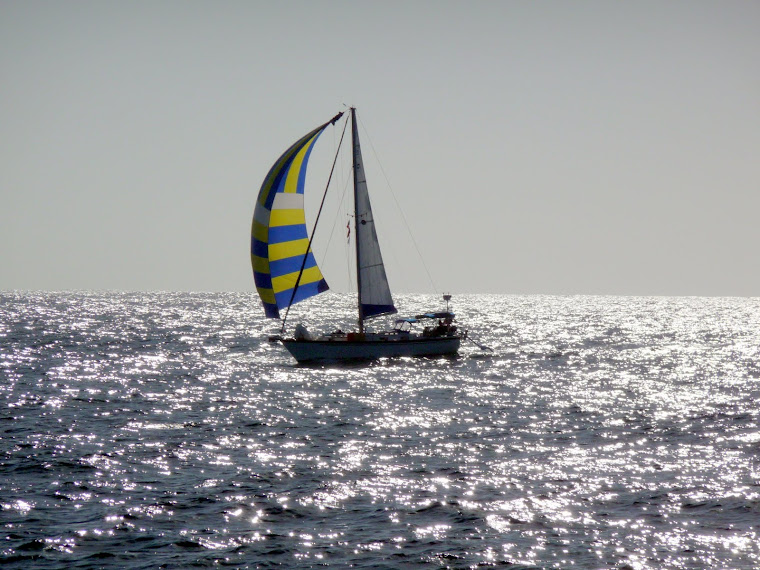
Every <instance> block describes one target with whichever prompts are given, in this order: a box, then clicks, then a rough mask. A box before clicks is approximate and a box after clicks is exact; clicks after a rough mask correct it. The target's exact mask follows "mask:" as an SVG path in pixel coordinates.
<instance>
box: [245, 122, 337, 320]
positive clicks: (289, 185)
mask: <svg viewBox="0 0 760 570" xmlns="http://www.w3.org/2000/svg"><path fill="white" fill-rule="evenodd" d="M341 115H342V113H340V114H338V115H336V116H335V117H333V118H332V119H331V120H330V121H328V122H327V123H325V124H324V125H322V126H320V127H317V128H316V129H314V130H313V131H311V132H310V133H309V134H307V135H306V136H304V137H303V138H301V139H300V140H298V141H297V142H296V143H295V144H294V145H293V146H291V147H290V148H289V149H288V150H286V151H285V153H284V154H283V155H282V156H281V157H280V158H279V159H277V162H275V163H274V165H273V166H272V168H271V169H270V170H269V173H268V174H267V176H266V178H265V179H264V183H263V184H262V186H261V190H259V196H258V198H257V200H256V209H255V210H254V214H253V223H252V225H251V265H252V266H253V278H254V281H255V283H256V290H257V291H258V293H259V296H260V297H261V301H262V303H263V305H264V312H265V314H266V316H267V317H271V318H279V317H280V309H284V308H286V307H289V306H290V305H291V304H293V303H297V302H298V301H302V300H304V299H307V298H309V297H312V296H314V295H318V294H319V293H322V292H324V291H327V289H328V286H327V282H326V281H325V279H324V277H323V276H322V272H321V271H320V270H319V267H318V266H317V262H316V260H315V259H314V254H313V253H312V252H311V250H310V249H309V237H308V232H307V230H306V218H305V215H304V210H303V192H304V181H305V178H306V166H307V163H308V161H309V154H310V153H311V149H312V147H313V146H314V143H315V142H316V141H317V139H318V138H319V135H320V134H322V131H324V130H325V128H327V126H329V125H331V124H333V123H335V121H337V120H338V119H339V118H340V116H341ZM307 250H308V251H307ZM304 256H305V257H306V259H305V261H304ZM302 270H303V272H302V273H301V271H302ZM299 274H300V275H301V277H300V279H299V277H298V276H299ZM296 282H298V287H297V288H296V289H295V294H294V293H293V289H294V288H295V287H296Z"/></svg>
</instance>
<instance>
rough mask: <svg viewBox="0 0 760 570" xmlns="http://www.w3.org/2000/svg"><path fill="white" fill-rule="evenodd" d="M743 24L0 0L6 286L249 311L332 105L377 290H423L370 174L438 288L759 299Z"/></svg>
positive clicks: (653, 15) (459, 11) (329, 147)
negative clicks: (308, 137) (231, 304)
mask: <svg viewBox="0 0 760 570" xmlns="http://www.w3.org/2000/svg"><path fill="white" fill-rule="evenodd" d="M758 22H760V2H756V1H752V0H747V1H725V0H721V1H714V2H700V1H695V0H686V1H677V0H675V1H667V2H662V1H656V2H647V1H636V2H608V1H572V2H568V1H564V0H563V1H545V2H544V1H536V2H523V1H520V2H518V1H514V2H508V1H503V2H446V1H441V0H436V1H430V2H426V1H411V2H409V1H404V2H390V1H382V2H356V1H347V2H328V1H319V2H315V1H307V2H272V1H266V2H252V1H241V2H233V1H214V2H211V1H207V2H204V1H197V2H193V1H185V0H182V1H148V2H140V1H129V2H127V1H124V2H100V1H94V2H82V1H67V2H37V1H30V0H21V1H7V0H0V86H1V88H0V129H1V132H2V137H1V138H0V145H1V146H0V149H1V150H0V193H1V195H2V207H1V208H0V240H1V241H2V246H1V247H0V289H3V290H8V289H35V290H39V289H49V290H64V289H119V290H153V289H160V290H196V291H197V290H208V291H225V290H230V291H247V290H253V279H252V276H251V269H250V265H249V249H248V248H249V239H250V238H249V232H250V221H251V215H252V212H253V204H254V200H255V197H256V194H257V192H258V189H259V186H260V184H261V181H262V179H263V177H264V175H265V174H266V172H267V170H268V169H269V167H270V166H271V164H272V162H273V161H274V160H275V159H276V158H277V157H278V156H279V154H280V153H281V152H283V151H284V150H285V148H287V146H289V145H290V144H291V143H292V142H294V141H295V140H296V139H297V138H299V137H300V136H301V135H303V134H305V133H306V132H307V131H308V130H310V129H312V128H314V127H315V126H316V125H318V124H320V123H322V122H324V121H326V120H327V119H329V118H330V117H332V116H333V115H334V114H335V113H336V112H338V111H340V110H343V109H344V106H343V105H344V104H347V105H355V106H357V108H358V110H359V115H360V119H361V122H362V125H363V129H366V131H365V130H362V131H361V132H362V133H365V132H366V136H365V135H364V134H363V136H365V139H366V140H365V139H363V140H362V142H363V143H364V147H365V155H366V158H367V168H368V179H369V187H370V191H371V192H373V194H372V195H373V206H374V207H375V215H376V217H378V225H379V233H380V239H381V245H382V246H383V248H384V253H385V256H386V261H387V264H388V266H389V267H388V274H389V279H390V281H391V285H392V286H393V287H394V289H395V290H398V291H420V292H426V291H428V290H429V289H430V287H429V285H428V283H429V281H428V279H427V277H426V275H425V273H424V271H423V270H421V269H420V262H419V258H418V256H417V254H416V252H415V248H414V247H413V246H410V241H409V238H408V234H406V230H405V229H403V224H401V223H399V216H398V214H397V213H396V212H397V210H396V209H395V203H394V202H393V200H392V199H390V200H389V199H388V192H387V189H388V184H387V183H386V176H387V179H388V180H389V181H390V188H391V189H392V191H393V194H394V195H395V196H396V199H397V200H398V202H399V203H400V204H401V206H402V208H403V212H404V215H405V217H406V219H407V220H408V221H409V223H410V225H411V226H412V231H413V233H414V237H415V240H416V242H417V244H418V246H419V249H420V250H421V251H422V253H423V254H424V257H425V262H426V264H427V266H428V267H429V269H430V273H431V274H432V276H433V279H434V281H435V284H436V286H437V288H438V289H440V290H449V291H452V292H496V293H560V294H564V293H589V294H632V295H743V296H744V295H747V296H758V295H760V262H759V261H758V259H759V258H760V256H759V255H758V246H759V245H760V221H759V218H760V33H758ZM338 136H339V130H338V129H330V130H328V131H327V132H326V133H325V134H324V135H323V137H322V139H321V140H320V141H319V143H318V145H317V146H318V148H317V150H316V151H315V153H314V155H313V157H312V165H313V166H314V168H313V170H312V174H313V175H314V176H313V177H317V176H318V175H319V179H318V180H317V181H316V183H315V187H316V188H315V189H316V190H317V191H316V192H315V193H314V195H316V194H318V193H319V192H320V191H321V186H323V185H324V176H323V174H324V167H322V166H319V167H318V166H316V165H315V163H316V161H320V163H324V162H329V161H330V160H331V155H332V152H333V149H334V145H335V140H336V139H337V137H338ZM370 140H371V143H372V144H371V145H370V142H369V141H370ZM373 147H374V149H375V150H376V152H377V155H378V156H379V159H380V164H381V168H382V170H380V169H379V168H380V167H375V170H372V168H371V166H370V162H371V161H370V159H371V158H373V157H374V151H373V150H372V148H373ZM345 176H346V174H345V168H344V169H343V170H342V171H341V174H340V176H339V179H338V185H337V186H336V188H337V190H338V194H337V195H339V194H340V192H341V191H342V189H343V184H344V182H343V181H344V180H345ZM310 199H311V196H310ZM336 204H337V199H336ZM336 208H337V206H335V207H333V206H331V207H330V211H329V212H328V213H327V214H326V218H325V219H326V220H327V221H326V222H325V223H326V224H327V226H326V227H328V228H329V227H331V226H332V225H333V224H335V227H336V228H337V229H336V230H335V234H334V235H333V242H332V243H333V244H337V245H338V246H339V249H340V248H341V247H342V246H341V242H343V241H344V240H345V222H346V220H345V217H341V215H338V216H337V217H336V213H335V212H336ZM320 243H321V242H320ZM320 247H321V245H320ZM315 249H317V258H318V259H320V258H321V256H322V252H321V251H320V250H319V249H318V248H316V246H315ZM333 265H334V263H333V262H332V261H330V260H328V262H327V264H326V266H325V268H324V269H325V274H326V277H327V279H328V282H330V283H331V285H332V286H333V288H334V289H336V290H339V291H341V290H346V288H347V287H348V285H347V277H346V270H345V269H337V265H336V268H335V269H334V268H333Z"/></svg>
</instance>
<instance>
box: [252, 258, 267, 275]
mask: <svg viewBox="0 0 760 570" xmlns="http://www.w3.org/2000/svg"><path fill="white" fill-rule="evenodd" d="M251 265H252V266H253V270H254V271H258V272H259V273H269V260H268V259H267V258H266V257H259V256H258V255H251Z"/></svg>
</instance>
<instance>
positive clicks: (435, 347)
mask: <svg viewBox="0 0 760 570" xmlns="http://www.w3.org/2000/svg"><path fill="white" fill-rule="evenodd" d="M460 341H461V338H460V337H459V336H445V337H433V338H429V337H412V338H408V339H398V340H396V339H393V340H386V339H367V340H351V341H349V340H342V339H341V340H338V339H329V340H321V339H320V340H311V339H299V340H296V339H282V340H281V342H282V344H283V345H284V346H285V348H287V349H288V351H289V352H290V354H292V355H293V357H294V358H295V359H296V360H297V361H298V362H340V361H351V360H376V359H378V358H388V357H397V356H441V355H446V354H450V355H454V354H456V353H457V351H458V350H459V343H460Z"/></svg>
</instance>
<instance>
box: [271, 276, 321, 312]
mask: <svg viewBox="0 0 760 570" xmlns="http://www.w3.org/2000/svg"><path fill="white" fill-rule="evenodd" d="M327 289H328V287H327V283H326V282H325V280H324V279H322V280H320V281H317V282H315V283H306V284H302V285H299V286H298V289H297V290H296V296H295V297H294V298H293V303H298V301H303V300H304V299H307V298H309V297H313V296H314V295H318V294H319V293H323V292H324V291H327ZM292 296H293V289H287V290H285V291H281V292H279V293H276V294H275V299H276V300H277V306H279V307H280V308H284V307H287V306H288V305H289V304H290V298H291V297H292Z"/></svg>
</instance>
